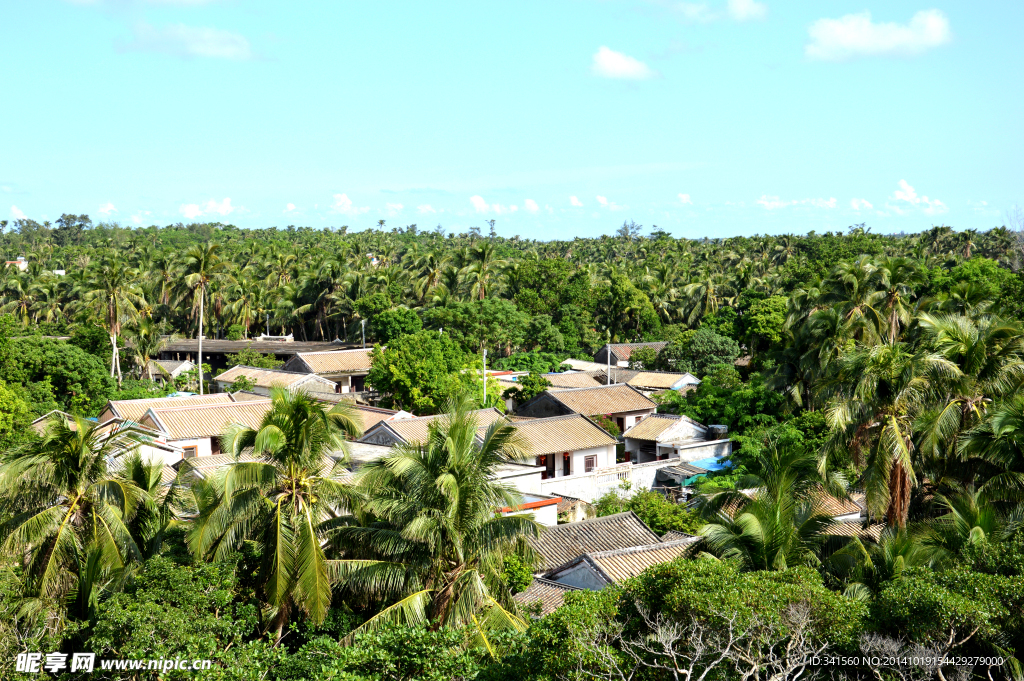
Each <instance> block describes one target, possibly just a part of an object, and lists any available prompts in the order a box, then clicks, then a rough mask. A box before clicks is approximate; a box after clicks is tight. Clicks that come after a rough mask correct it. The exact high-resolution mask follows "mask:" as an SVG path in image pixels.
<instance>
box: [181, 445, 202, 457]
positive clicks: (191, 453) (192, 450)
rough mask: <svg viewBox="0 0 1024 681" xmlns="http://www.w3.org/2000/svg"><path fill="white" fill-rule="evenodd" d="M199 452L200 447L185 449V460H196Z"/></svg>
mask: <svg viewBox="0 0 1024 681" xmlns="http://www.w3.org/2000/svg"><path fill="white" fill-rule="evenodd" d="M198 451H199V448H198V447H185V457H184V458H186V459H194V458H196V453H197V452H198Z"/></svg>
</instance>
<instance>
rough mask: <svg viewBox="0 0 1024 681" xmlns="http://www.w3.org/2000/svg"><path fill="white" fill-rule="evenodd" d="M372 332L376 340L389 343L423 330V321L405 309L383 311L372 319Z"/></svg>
mask: <svg viewBox="0 0 1024 681" xmlns="http://www.w3.org/2000/svg"><path fill="white" fill-rule="evenodd" d="M372 326H373V332H374V336H375V337H376V339H377V340H378V341H379V342H381V343H384V344H387V343H390V342H391V341H392V340H393V339H395V338H398V337H399V336H405V335H408V334H411V333H416V332H417V331H419V330H421V329H422V328H423V321H422V320H421V319H420V316H419V315H418V314H416V312H415V311H414V310H410V309H409V308H407V307H396V308H395V309H393V310H385V311H383V312H381V313H379V314H378V315H377V316H376V317H374V319H373V325H372Z"/></svg>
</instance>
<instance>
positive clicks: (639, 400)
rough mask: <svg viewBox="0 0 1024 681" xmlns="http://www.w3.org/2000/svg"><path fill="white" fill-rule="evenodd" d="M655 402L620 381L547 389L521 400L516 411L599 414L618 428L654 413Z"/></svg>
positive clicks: (536, 414)
mask: <svg viewBox="0 0 1024 681" xmlns="http://www.w3.org/2000/svg"><path fill="white" fill-rule="evenodd" d="M657 406H658V405H657V404H655V403H654V402H653V401H651V400H650V399H649V398H648V397H646V396H645V395H644V394H643V393H641V392H640V391H639V390H637V389H636V388H633V387H631V386H628V385H624V384H619V385H603V386H599V387H596V388H570V389H567V390H548V391H547V392H543V393H541V394H540V395H537V396H536V397H534V398H533V399H532V400H530V401H528V402H526V403H524V404H522V405H521V406H520V407H519V408H518V409H517V410H516V414H517V415H518V416H526V417H531V418H544V417H547V416H562V415H566V414H582V415H583V416H599V415H602V416H607V417H608V418H610V419H612V421H613V422H614V423H615V424H616V425H617V426H618V427H619V430H626V429H627V428H631V427H632V426H633V425H634V424H636V422H637V421H639V420H640V419H642V418H643V417H644V416H647V415H648V414H653V413H654V412H655V410H656V409H657Z"/></svg>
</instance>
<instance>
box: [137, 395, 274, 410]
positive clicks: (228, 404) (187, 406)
mask: <svg viewBox="0 0 1024 681" xmlns="http://www.w3.org/2000/svg"><path fill="white" fill-rule="evenodd" d="M225 394H226V395H227V394H230V393H225ZM269 402H273V400H271V399H270V398H269V397H268V398H267V399H265V400H243V401H241V402H220V403H217V404H183V405H180V406H176V407H158V408H156V409H153V410H152V411H182V410H185V409H189V410H192V409H213V408H223V407H244V406H247V405H250V404H267V403H269Z"/></svg>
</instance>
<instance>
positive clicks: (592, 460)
mask: <svg viewBox="0 0 1024 681" xmlns="http://www.w3.org/2000/svg"><path fill="white" fill-rule="evenodd" d="M595 468H597V457H596V456H588V457H586V458H585V459H583V470H584V472H586V473H592V472H594V469H595Z"/></svg>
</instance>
